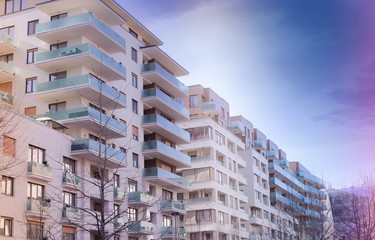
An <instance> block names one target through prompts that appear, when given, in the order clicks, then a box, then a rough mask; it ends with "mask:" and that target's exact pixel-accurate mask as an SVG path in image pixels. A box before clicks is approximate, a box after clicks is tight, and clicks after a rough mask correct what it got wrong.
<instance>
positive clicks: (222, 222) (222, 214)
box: [219, 212, 225, 225]
mask: <svg viewBox="0 0 375 240" xmlns="http://www.w3.org/2000/svg"><path fill="white" fill-rule="evenodd" d="M224 216H225V215H224V213H223V212H219V224H222V225H223V224H224V223H225V218H224Z"/></svg>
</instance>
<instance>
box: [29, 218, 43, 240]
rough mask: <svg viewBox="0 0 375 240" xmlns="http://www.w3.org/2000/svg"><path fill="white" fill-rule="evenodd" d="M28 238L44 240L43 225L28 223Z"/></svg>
mask: <svg viewBox="0 0 375 240" xmlns="http://www.w3.org/2000/svg"><path fill="white" fill-rule="evenodd" d="M26 238H27V239H30V240H39V239H43V223H40V222H28V223H27V234H26Z"/></svg>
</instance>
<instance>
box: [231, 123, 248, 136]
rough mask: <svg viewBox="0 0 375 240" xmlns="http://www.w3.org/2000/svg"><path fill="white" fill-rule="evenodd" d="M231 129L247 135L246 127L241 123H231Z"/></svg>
mask: <svg viewBox="0 0 375 240" xmlns="http://www.w3.org/2000/svg"><path fill="white" fill-rule="evenodd" d="M230 128H231V129H233V130H237V131H240V132H241V133H245V125H243V123H242V122H240V121H231V122H230Z"/></svg>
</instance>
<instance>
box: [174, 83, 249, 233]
mask: <svg viewBox="0 0 375 240" xmlns="http://www.w3.org/2000/svg"><path fill="white" fill-rule="evenodd" d="M185 105H186V106H188V108H189V110H190V117H191V120H190V121H186V122H183V123H181V124H180V126H181V127H182V128H184V129H185V130H186V131H188V132H189V133H190V139H191V141H190V143H188V144H185V145H181V146H180V148H181V149H182V150H183V152H184V153H186V154H188V155H189V156H190V157H191V160H192V167H191V168H186V169H182V176H183V177H185V178H187V179H189V180H190V181H191V182H192V187H191V191H190V192H184V193H183V194H180V195H178V197H179V199H181V200H184V202H185V203H186V205H187V206H186V211H187V213H186V216H185V228H186V230H187V232H188V235H187V236H188V239H191V240H198V239H200V240H213V239H220V240H224V239H226V240H229V239H248V237H249V233H248V232H247V229H246V228H245V225H246V223H247V221H248V219H249V217H248V214H246V213H245V212H244V211H243V210H242V209H241V208H240V206H242V205H243V204H245V203H247V201H248V200H247V197H246V196H245V194H244V193H243V192H241V191H240V190H239V189H240V188H241V187H242V186H244V185H246V184H247V181H246V179H245V177H244V176H243V175H242V174H241V173H240V171H241V169H243V168H245V167H246V163H245V161H244V160H243V159H242V158H241V157H240V156H239V154H238V152H239V151H242V150H244V149H245V144H244V143H242V141H241V140H240V139H239V138H237V137H236V136H235V135H234V134H233V133H232V132H230V125H229V123H230V119H229V104H228V103H227V102H226V101H225V100H224V99H222V98H221V97H220V96H218V95H217V94H216V93H215V92H214V91H212V90H211V89H210V88H204V87H202V86H201V85H194V86H189V98H188V99H186V101H185Z"/></svg>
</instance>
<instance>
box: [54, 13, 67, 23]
mask: <svg viewBox="0 0 375 240" xmlns="http://www.w3.org/2000/svg"><path fill="white" fill-rule="evenodd" d="M66 17H68V13H60V14H57V15H53V16H51V21H55V20H59V19H61V18H66Z"/></svg>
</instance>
